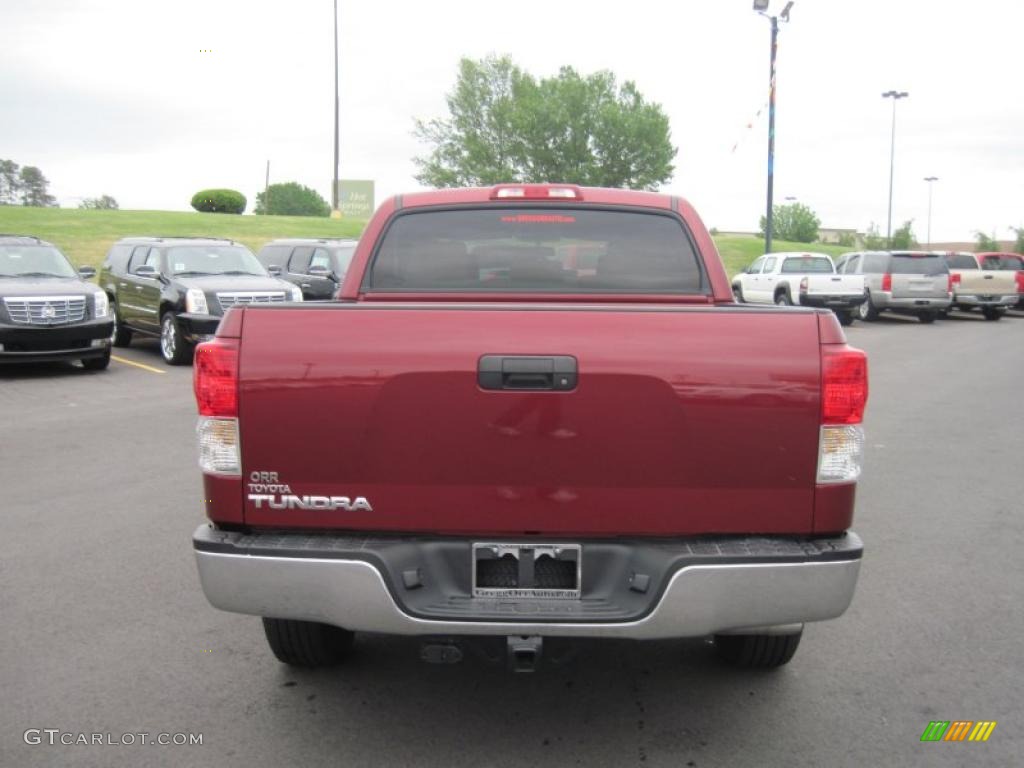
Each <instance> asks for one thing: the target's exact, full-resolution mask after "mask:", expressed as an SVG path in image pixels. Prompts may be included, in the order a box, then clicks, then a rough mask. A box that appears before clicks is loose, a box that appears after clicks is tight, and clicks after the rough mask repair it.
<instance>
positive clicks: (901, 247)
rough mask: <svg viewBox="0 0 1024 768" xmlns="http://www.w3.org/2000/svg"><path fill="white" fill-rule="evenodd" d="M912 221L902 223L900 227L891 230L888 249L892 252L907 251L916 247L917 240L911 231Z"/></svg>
mask: <svg viewBox="0 0 1024 768" xmlns="http://www.w3.org/2000/svg"><path fill="white" fill-rule="evenodd" d="M913 224H914V220H913V219H910V220H909V221H905V222H903V226H902V227H898V228H897V229H894V230H893V233H892V242H891V243H890V244H889V247H890V248H891V249H892V250H894V251H908V250H910V249H911V248H916V247H917V238H916V237H915V236H914V230H913Z"/></svg>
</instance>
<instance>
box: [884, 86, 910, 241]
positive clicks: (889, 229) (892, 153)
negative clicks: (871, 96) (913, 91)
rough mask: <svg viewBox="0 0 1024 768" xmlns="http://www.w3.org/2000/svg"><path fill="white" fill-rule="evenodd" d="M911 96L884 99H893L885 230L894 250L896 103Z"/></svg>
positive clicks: (889, 95) (890, 94)
mask: <svg viewBox="0 0 1024 768" xmlns="http://www.w3.org/2000/svg"><path fill="white" fill-rule="evenodd" d="M909 95H910V94H909V93H907V92H906V91H886V92H885V93H883V94H882V98H883V99H892V139H891V141H890V144H889V218H888V224H887V225H886V228H885V246H886V247H887V248H892V177H893V169H894V168H895V166H896V102H897V101H899V100H900V99H905V98H907V97H908V96H909Z"/></svg>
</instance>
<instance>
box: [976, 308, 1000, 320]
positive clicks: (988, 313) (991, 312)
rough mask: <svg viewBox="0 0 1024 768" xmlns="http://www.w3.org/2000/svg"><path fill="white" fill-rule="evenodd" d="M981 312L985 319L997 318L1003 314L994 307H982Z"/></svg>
mask: <svg viewBox="0 0 1024 768" xmlns="http://www.w3.org/2000/svg"><path fill="white" fill-rule="evenodd" d="M981 312H982V314H983V315H985V319H986V320H998V319H999V318H1000V317H1002V316H1003V313H1002V312H1000V311H999V310H998V309H996V308H995V307H985V308H984V309H982V311H981Z"/></svg>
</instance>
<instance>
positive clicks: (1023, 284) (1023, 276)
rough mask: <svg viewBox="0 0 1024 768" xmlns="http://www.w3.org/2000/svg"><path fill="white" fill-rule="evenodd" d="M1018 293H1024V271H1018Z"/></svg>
mask: <svg viewBox="0 0 1024 768" xmlns="http://www.w3.org/2000/svg"><path fill="white" fill-rule="evenodd" d="M1017 293H1024V269H1018V270H1017Z"/></svg>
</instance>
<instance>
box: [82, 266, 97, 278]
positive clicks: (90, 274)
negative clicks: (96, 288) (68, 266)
mask: <svg viewBox="0 0 1024 768" xmlns="http://www.w3.org/2000/svg"><path fill="white" fill-rule="evenodd" d="M78 276H79V277H80V278H82V279H83V280H92V279H93V278H94V277H96V267H90V266H88V265H85V266H82V267H79V268H78Z"/></svg>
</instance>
